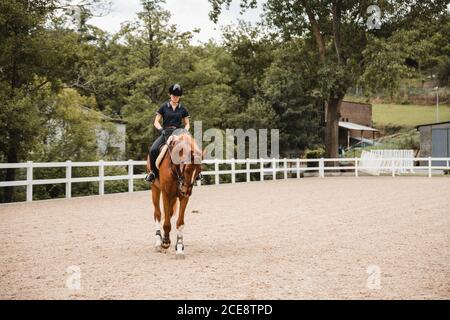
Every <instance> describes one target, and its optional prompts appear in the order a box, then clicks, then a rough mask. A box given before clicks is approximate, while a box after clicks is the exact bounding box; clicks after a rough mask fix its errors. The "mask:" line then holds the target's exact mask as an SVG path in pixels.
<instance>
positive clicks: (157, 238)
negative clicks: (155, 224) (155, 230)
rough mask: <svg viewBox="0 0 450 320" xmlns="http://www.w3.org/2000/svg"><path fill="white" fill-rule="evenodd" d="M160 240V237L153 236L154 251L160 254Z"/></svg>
mask: <svg viewBox="0 0 450 320" xmlns="http://www.w3.org/2000/svg"><path fill="white" fill-rule="evenodd" d="M161 245H162V239H161V235H156V236H155V251H157V252H161Z"/></svg>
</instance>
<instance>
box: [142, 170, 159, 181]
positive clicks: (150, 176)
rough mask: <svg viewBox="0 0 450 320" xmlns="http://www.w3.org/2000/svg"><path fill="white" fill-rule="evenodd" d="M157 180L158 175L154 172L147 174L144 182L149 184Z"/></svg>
mask: <svg viewBox="0 0 450 320" xmlns="http://www.w3.org/2000/svg"><path fill="white" fill-rule="evenodd" d="M155 179H156V175H155V173H154V172H150V173H147V175H146V176H145V178H144V180H145V181H147V182H154V181H155Z"/></svg>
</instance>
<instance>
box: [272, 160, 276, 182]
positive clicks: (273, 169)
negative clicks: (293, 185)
mask: <svg viewBox="0 0 450 320" xmlns="http://www.w3.org/2000/svg"><path fill="white" fill-rule="evenodd" d="M272 179H273V180H276V179H277V164H276V162H275V158H272Z"/></svg>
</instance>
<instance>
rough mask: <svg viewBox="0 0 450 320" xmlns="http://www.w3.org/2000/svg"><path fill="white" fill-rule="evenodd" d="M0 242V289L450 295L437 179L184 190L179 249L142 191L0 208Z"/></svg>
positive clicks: (132, 295)
mask: <svg viewBox="0 0 450 320" xmlns="http://www.w3.org/2000/svg"><path fill="white" fill-rule="evenodd" d="M171 238H172V243H174V241H175V238H176V233H175V232H173V231H172V233H171ZM0 241H1V247H0V298H1V299H204V298H206V299H220V298H224V299H336V298H337V299H449V298H450V179H449V178H444V177H436V178H432V179H429V178H425V177H395V178H392V177H359V178H350V177H336V178H331V177H330V178H325V179H319V178H304V179H289V180H279V181H267V182H251V183H238V184H234V185H232V184H224V185H218V186H202V187H196V188H194V193H193V196H192V197H191V200H190V203H189V205H188V210H187V216H186V227H185V232H184V243H185V246H186V259H184V260H176V259H175V253H174V248H173V245H172V246H171V249H170V251H169V252H168V253H157V252H155V251H154V249H153V242H154V224H153V208H152V205H151V201H150V193H149V192H136V193H132V194H114V195H107V196H103V197H100V196H92V197H84V198H74V199H68V200H66V199H60V200H50V201H41V202H34V203H30V204H26V203H22V204H8V205H1V206H0ZM70 266H78V267H79V268H80V271H81V276H80V279H81V282H80V284H81V288H80V290H76V289H69V288H68V287H67V286H66V282H70V281H68V279H69V278H70V277H73V274H72V275H71V273H70V272H69V271H68V269H67V268H68V267H70ZM378 272H379V273H378ZM70 279H73V278H70Z"/></svg>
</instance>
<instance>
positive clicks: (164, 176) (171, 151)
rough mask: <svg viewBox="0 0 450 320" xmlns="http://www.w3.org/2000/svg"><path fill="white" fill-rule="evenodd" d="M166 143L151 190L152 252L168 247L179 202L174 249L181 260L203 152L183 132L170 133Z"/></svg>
mask: <svg viewBox="0 0 450 320" xmlns="http://www.w3.org/2000/svg"><path fill="white" fill-rule="evenodd" d="M166 144H167V145H168V150H167V152H166V153H165V154H164V156H163V158H162V160H161V161H160V162H159V163H160V164H159V177H158V178H157V179H156V180H155V182H154V183H153V185H152V188H151V189H152V200H153V206H154V208H155V212H154V218H155V226H156V236H155V249H156V250H157V251H161V249H168V248H169V247H170V235H169V234H170V230H171V221H170V220H171V218H172V216H173V215H174V213H175V212H176V210H177V203H179V211H178V219H177V224H176V227H177V242H176V244H175V250H176V256H177V258H183V257H184V245H183V233H182V232H183V227H184V213H185V211H186V206H187V204H188V201H189V197H190V196H191V194H192V188H193V187H194V183H195V181H196V178H197V176H198V175H199V174H200V172H201V170H202V166H201V161H202V158H203V153H202V151H201V150H200V149H199V148H198V147H197V144H196V142H195V139H194V138H193V137H192V136H191V135H190V134H189V132H186V131H183V132H182V133H181V134H179V135H177V134H173V135H172V136H171V137H170V138H169V139H168V140H167V143H166ZM161 196H162V200H163V207H164V220H163V221H164V224H163V229H164V237H163V236H162V235H161V209H160V206H159V203H160V198H161Z"/></svg>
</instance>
